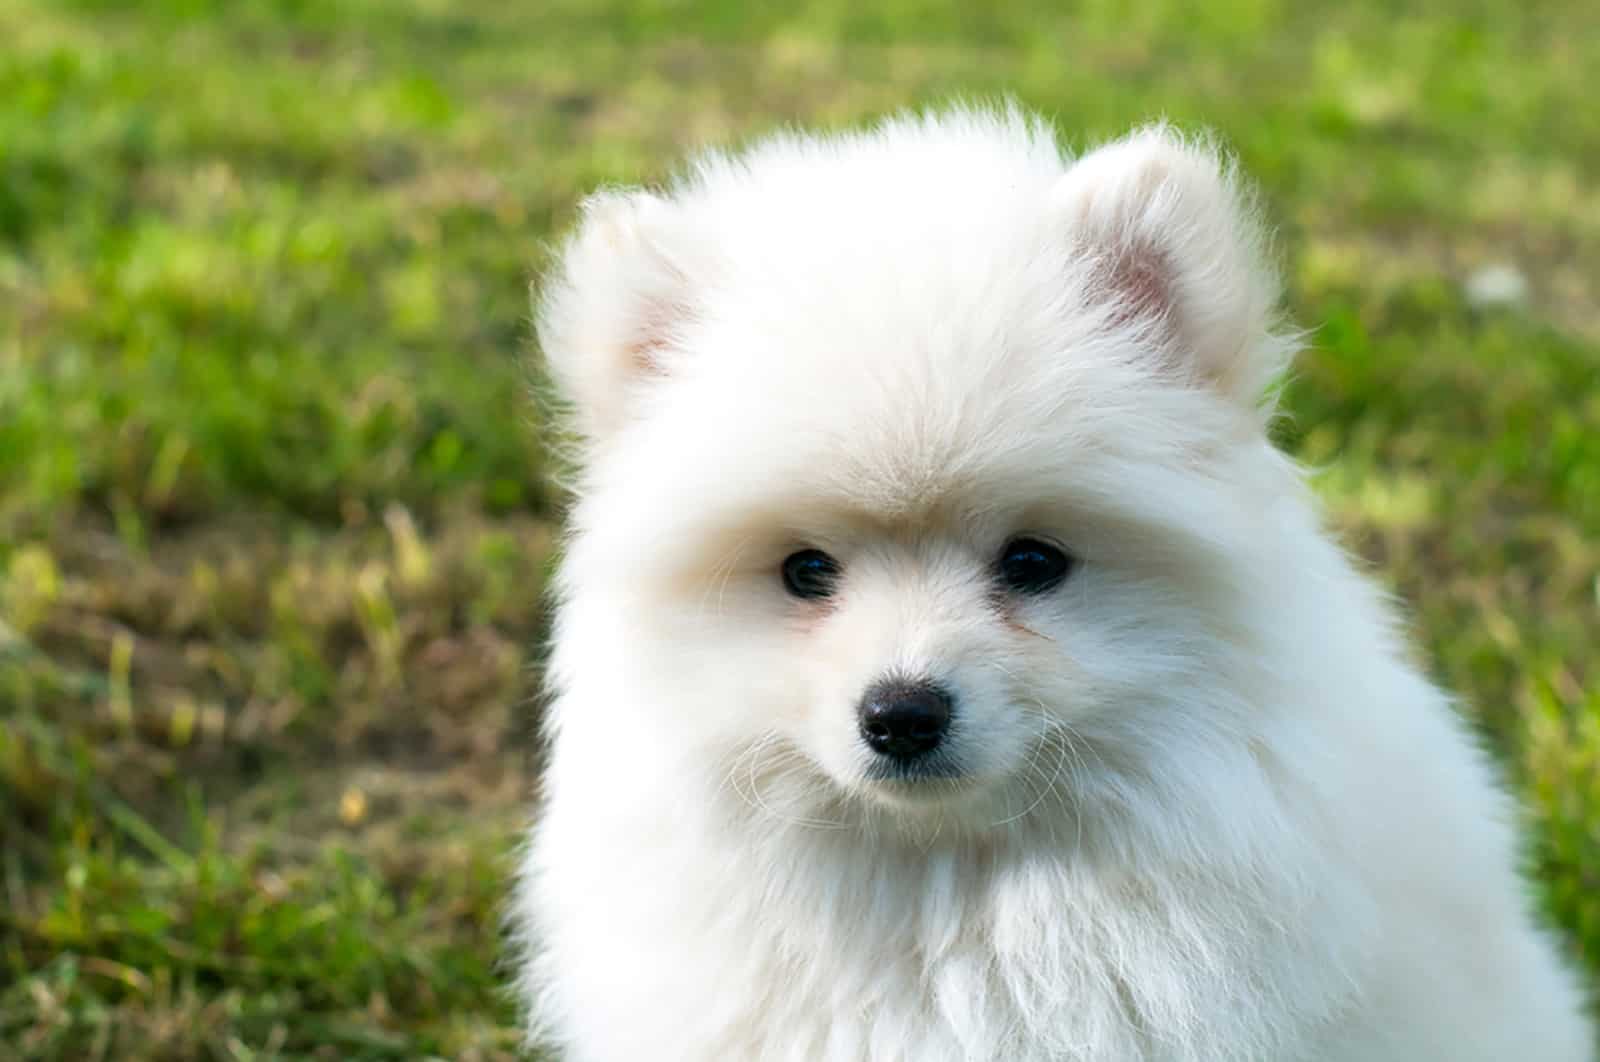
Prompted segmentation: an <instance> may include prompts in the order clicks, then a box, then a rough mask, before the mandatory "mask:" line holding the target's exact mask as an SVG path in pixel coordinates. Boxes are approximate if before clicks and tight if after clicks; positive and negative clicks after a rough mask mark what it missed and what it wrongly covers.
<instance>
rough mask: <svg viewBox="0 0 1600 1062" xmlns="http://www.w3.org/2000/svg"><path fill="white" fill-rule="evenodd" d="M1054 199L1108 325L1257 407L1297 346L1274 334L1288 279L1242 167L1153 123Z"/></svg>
mask: <svg viewBox="0 0 1600 1062" xmlns="http://www.w3.org/2000/svg"><path fill="white" fill-rule="evenodd" d="M1054 197H1055V207H1056V209H1057V210H1059V211H1060V212H1061V215H1062V217H1063V219H1064V223H1065V225H1066V228H1067V231H1068V234H1069V238H1070V239H1071V240H1072V242H1073V245H1074V253H1075V254H1079V255H1082V256H1083V264H1084V265H1085V266H1086V268H1087V273H1086V276H1087V280H1088V284H1087V297H1088V299H1089V300H1090V301H1091V302H1092V303H1094V304H1095V306H1096V308H1097V309H1099V310H1100V311H1101V312H1103V313H1104V314H1105V320H1106V323H1107V325H1108V326H1109V327H1116V328H1125V329H1128V330H1130V331H1131V332H1132V333H1133V334H1135V335H1137V336H1138V337H1139V338H1140V340H1141V341H1146V342H1148V343H1150V344H1151V346H1152V347H1153V348H1155V350H1156V351H1157V352H1158V354H1159V356H1160V357H1161V358H1162V359H1163V361H1164V363H1165V364H1164V366H1163V368H1165V369H1167V370H1169V371H1172V372H1174V373H1176V374H1177V375H1178V376H1179V377H1180V378H1182V379H1185V380H1189V381H1194V382H1197V383H1206V384H1209V385H1211V386H1214V387H1217V388H1219V389H1220V390H1222V391H1223V392H1224V393H1226V394H1229V395H1231V396H1233V397H1235V398H1237V399H1239V400H1240V401H1243V402H1247V403H1253V402H1255V400H1256V399H1257V398H1258V397H1259V395H1260V394H1261V391H1262V389H1263V388H1264V387H1265V386H1266V385H1267V384H1268V383H1269V382H1270V381H1271V380H1272V378H1273V377H1274V376H1275V375H1276V374H1277V373H1278V371H1279V370H1280V369H1281V368H1282V366H1283V362H1284V360H1285V358H1286V356H1287V352H1288V349H1289V345H1288V344H1287V343H1285V342H1284V341H1282V340H1280V339H1278V338H1277V337H1275V336H1274V335H1273V334H1272V330H1271V329H1272V324H1273V315H1274V310H1275V307H1276V304H1277V297H1278V286H1277V280H1276V278H1275V276H1274V275H1273V273H1272V271H1271V269H1270V268H1269V267H1268V265H1267V260H1266V255H1265V251H1264V247H1263V236H1262V230H1261V227H1260V223H1259V221H1258V220H1257V217H1256V213H1255V210H1254V209H1253V206H1252V204H1251V202H1250V199H1249V197H1248V195H1247V193H1246V192H1245V191H1244V190H1243V189H1242V188H1241V186H1240V183H1239V178H1238V175H1237V172H1236V170H1235V167H1234V165H1233V164H1232V162H1231V161H1229V160H1228V159H1226V158H1225V157H1223V156H1222V155H1220V154H1219V153H1218V152H1217V150H1216V149H1215V148H1214V147H1212V146H1211V145H1210V144H1209V143H1207V142H1204V141H1194V140H1188V139H1185V138H1184V137H1182V136H1180V135H1179V134H1178V133H1176V132H1174V131H1173V130H1171V129H1170V128H1168V127H1165V126H1159V125H1158V126H1151V127H1149V128H1145V129H1141V130H1138V131H1136V132H1134V133H1133V134H1132V135H1130V136H1128V137H1126V138H1125V139H1122V140H1118V141H1115V142H1113V143H1110V144H1107V145H1105V146H1103V147H1100V148H1098V149H1096V150H1094V151H1092V152H1090V153H1089V154H1087V155H1085V156H1083V157H1082V158H1080V159H1079V160H1078V161H1077V162H1075V163H1074V164H1073V165H1072V166H1071V167H1070V168H1069V169H1068V170H1067V173H1066V174H1065V175H1064V176H1063V177H1062V178H1061V180H1060V182H1059V184H1058V185H1057V187H1056V189H1055V193H1054Z"/></svg>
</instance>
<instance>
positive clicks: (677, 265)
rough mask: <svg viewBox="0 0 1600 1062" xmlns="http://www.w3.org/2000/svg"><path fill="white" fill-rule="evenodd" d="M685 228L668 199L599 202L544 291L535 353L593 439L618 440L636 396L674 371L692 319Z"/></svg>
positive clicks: (616, 196) (589, 207) (605, 197)
mask: <svg viewBox="0 0 1600 1062" xmlns="http://www.w3.org/2000/svg"><path fill="white" fill-rule="evenodd" d="M681 222H682V219H681V218H680V217H679V215H678V211H677V209H676V208H675V206H674V204H673V203H672V202H671V201H670V200H667V199H663V198H662V197H660V196H657V195H653V194H651V193H649V192H645V191H636V190H630V191H607V192H599V193H596V194H595V195H592V196H590V197H589V198H588V199H587V200H585V202H584V204H583V217H582V220H581V221H580V222H579V225H578V228H577V231H576V232H574V233H573V234H572V236H571V237H570V238H568V240H567V242H566V243H565V245H564V246H563V247H562V248H561V250H560V252H559V254H558V256H557V260H556V264H555V266H554V267H553V268H552V269H551V271H550V273H549V275H548V276H547V277H546V278H545V280H544V282H543V284H542V285H539V286H538V287H539V290H537V291H536V294H535V321H536V326H537V330H538V335H539V346H540V349H541V350H542V351H543V354H544V358H545V363H546V365H547V366H548V367H549V370H550V373H551V376H552V377H553V378H554V381H555V383H556V386H557V387H558V388H559V389H560V391H561V393H562V395H563V397H564V398H566V399H567V401H569V402H570V403H571V405H572V408H573V413H574V415H575V417H576V425H575V426H576V428H577V429H578V431H579V432H580V433H581V434H582V435H584V436H585V437H586V438H588V439H591V440H593V439H598V438H602V437H604V436H606V435H608V434H609V433H611V432H612V431H614V430H615V429H616V428H617V427H618V426H619V425H620V424H622V423H623V422H624V420H625V418H626V416H627V414H628V409H629V405H630V402H631V400H632V398H633V397H634V396H635V395H636V394H637V392H638V390H639V388H640V387H641V386H648V384H649V383H650V380H651V378H652V377H658V376H664V375H666V374H667V373H668V372H669V371H670V364H669V363H670V360H671V354H672V350H673V348H674V346H675V343H676V341H677V338H678V335H679V330H680V329H681V328H682V326H683V325H684V324H685V323H686V322H687V321H688V320H689V319H690V318H691V317H692V316H693V314H694V302H693V298H692V295H693V290H694V288H693V283H694V282H693V279H692V276H691V274H692V273H693V270H692V269H691V268H690V266H689V264H688V261H687V258H686V254H685V253H684V252H685V251H686V250H687V248H686V247H685V246H684V245H685V243H686V241H684V240H681V239H678V238H677V236H678V232H677V230H678V229H680V228H681Z"/></svg>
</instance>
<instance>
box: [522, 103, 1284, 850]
mask: <svg viewBox="0 0 1600 1062" xmlns="http://www.w3.org/2000/svg"><path fill="white" fill-rule="evenodd" d="M919 173H921V174H926V175H928V179H927V180H926V181H925V182H923V183H921V184H918V183H913V182H912V181H911V180H910V178H911V177H913V176H915V175H917V174H919ZM1254 240H1255V237H1254V230H1253V229H1252V228H1251V227H1250V225H1249V222H1248V218H1247V217H1246V215H1245V214H1244V212H1243V211H1241V209H1240V208H1239V206H1238V203H1237V198H1236V193H1235V191H1234V189H1233V186H1232V184H1231V181H1230V180H1229V179H1228V178H1227V176H1226V175H1225V174H1224V173H1223V172H1222V170H1221V169H1220V168H1219V166H1218V163H1217V162H1216V160H1215V158H1214V156H1212V155H1211V154H1209V153H1208V152H1206V151H1204V150H1201V149H1197V148H1194V147H1191V146H1189V145H1186V144H1184V143H1183V142H1181V141H1179V140H1177V139H1175V138H1173V137H1172V136H1170V135H1169V134H1166V133H1164V132H1160V131H1156V132H1149V133H1145V134H1141V135H1139V136H1137V137H1135V138H1133V139H1130V140H1128V141H1124V142H1122V143H1119V144H1116V145H1112V146H1110V147H1107V148H1104V149H1102V150H1101V151H1098V152H1096V153H1094V154H1092V155H1090V156H1088V157H1086V158H1085V159H1082V160H1080V161H1078V162H1076V163H1075V164H1072V165H1070V166H1069V165H1067V164H1065V163H1063V162H1062V160H1061V159H1060V158H1059V156H1058V155H1057V154H1056V152H1055V149H1054V147H1053V145H1052V144H1050V142H1049V141H1048V140H1047V139H1046V138H1044V136H1043V134H1042V133H1040V132H1039V131H1038V130H1035V129H1029V128H1027V127H1026V126H1024V125H1022V124H1020V123H1018V122H1017V121H1016V120H1015V119H980V118H966V119H963V120H962V121H960V122H951V121H949V120H947V121H946V122H945V123H944V124H943V125H942V126H941V125H936V124H930V125H914V124H904V125H900V126H894V127H889V128H887V129H885V130H884V131H882V132H880V133H877V134H875V135H873V136H870V137H864V138H862V139H860V140H858V141H849V142H844V143H842V144H838V145H834V146H833V147H830V148H829V149H827V150H822V149H818V148H815V147H806V146H804V145H797V144H794V143H780V144H776V145H769V146H768V147H767V148H765V149H763V150H759V151H757V152H756V153H755V154H754V155H752V156H751V157H750V158H749V159H748V160H747V161H746V162H745V163H744V164H741V165H733V164H720V165H719V164H712V165H709V166H708V167H706V168H705V169H704V170H703V171H702V173H701V175H700V176H699V177H698V178H697V180H695V181H693V182H690V183H689V184H687V185H686V186H685V187H683V188H680V189H679V190H678V191H677V192H676V193H674V194H673V195H672V196H671V197H669V198H666V199H662V198H657V197H654V196H645V195H636V196H632V197H616V196H612V197H608V198H606V199H604V200H602V201H600V202H599V203H597V204H596V205H595V206H593V207H592V208H591V210H590V213H589V216H588V219H587V221H586V224H585V226H584V227H583V228H582V229H581V230H580V232H579V234H578V236H577V237H576V238H575V239H574V241H573V242H572V243H571V244H570V245H569V246H568V248H567V251H566V256H565V259H564V265H563V272H562V273H561V275H560V276H559V277H558V278H557V280H556V282H555V283H554V284H553V285H552V287H551V289H550V290H549V293H547V295H546V297H545V302H544V305H543V311H542V316H541V337H542V339H543V342H544V346H545V350H546V354H547V356H548V357H549V358H550V360H551V365H552V368H553V369H554V371H555V373H556V376H557V378H558V380H559V381H560V382H561V383H562V384H563V385H564V387H565V389H566V392H567V395H568V396H569V397H570V398H571V399H572V400H573V402H574V404H575V407H576V409H575V411H576V414H577V416H578V418H579V426H580V428H581V429H582V431H583V432H584V433H585V441H584V443H583V446H584V452H583V456H582V460H583V463H584V472H583V481H582V482H583V489H582V492H581V495H582V496H581V500H580V503H579V505H578V507H577V509H576V511H575V515H574V532H575V534H574V538H573V541H572V545H571V549H570V553H569V557H568V560H567V565H566V568H565V571H564V576H563V578H564V588H565V591H566V595H567V599H568V600H567V604H566V607H565V612H564V616H563V625H564V626H563V630H562V634H561V636H560V638H559V639H558V653H557V672H558V676H557V679H558V682H560V683H562V684H563V685H566V686H568V687H577V686H579V685H587V686H588V687H589V688H590V689H607V688H609V689H613V690H614V691H615V692H614V693H613V694H612V696H611V697H610V698H606V699H607V700H608V704H607V707H606V708H605V711H606V712H607V713H611V714H612V716H613V717H612V718H610V719H609V720H607V722H606V724H605V725H607V726H612V727H621V728H628V732H629V734H630V735H631V736H638V737H640V740H639V741H638V742H636V743H634V744H633V747H634V748H638V749H645V750H649V751H648V752H646V753H645V754H646V755H651V756H659V757H660V758H661V760H662V761H663V762H676V761H680V760H681V761H685V762H700V763H701V764H702V765H704V766H706V767H708V768H709V769H710V770H711V771H713V772H714V773H716V774H717V775H718V776H719V777H721V778H722V779H723V780H724V782H725V784H726V785H727V787H728V788H729V789H730V790H732V791H734V792H737V793H738V794H739V795H740V796H742V797H743V798H744V799H745V801H746V802H747V803H748V804H750V805H751V806H752V807H755V808H757V809H760V810H762V811H765V812H769V813H770V814H772V815H773V816H774V818H776V819H779V820H782V821H787V822H793V823H805V824H811V825H819V826H820V825H828V824H845V823H847V822H849V821H851V820H852V818H855V819H858V820H859V819H860V816H861V815H862V814H863V813H866V814H867V815H868V816H869V817H871V816H874V815H876V816H877V817H879V818H887V819H889V820H892V821H903V822H910V823H916V824H919V825H926V824H927V823H929V822H936V823H939V824H943V823H946V822H953V823H957V824H961V825H963V826H966V827H970V828H974V829H984V828H993V827H998V826H1001V825H1004V824H1007V823H1011V822H1015V821H1020V820H1023V819H1025V818H1027V817H1028V816H1029V815H1030V814H1031V813H1033V812H1034V810H1035V809H1036V808H1039V807H1041V806H1042V805H1045V804H1046V803H1048V802H1049V801H1050V800H1051V798H1052V797H1053V796H1059V795H1061V794H1062V793H1063V792H1064V791H1065V789H1066V788H1067V787H1070V786H1071V785H1073V784H1075V783H1077V782H1081V781H1082V780H1084V779H1085V778H1086V777H1089V776H1093V775H1096V774H1097V773H1099V775H1100V776H1101V777H1102V780H1104V779H1108V778H1111V777H1113V776H1116V777H1124V776H1125V772H1126V770H1127V769H1128V765H1127V764H1125V763H1115V762H1112V761H1114V760H1116V759H1118V758H1119V757H1122V756H1124V755H1136V753H1134V752H1133V751H1132V750H1135V749H1136V748H1137V746H1138V745H1139V743H1140V742H1142V741H1149V740H1169V739H1170V738H1171V736H1172V735H1175V734H1181V733H1182V732H1183V731H1184V730H1185V728H1191V729H1194V728H1203V727H1205V726H1216V725H1219V723H1218V720H1222V719H1225V718H1226V717H1227V714H1228V712H1229V711H1230V710H1231V707H1232V706H1231V705H1230V703H1229V701H1230V689H1231V685H1230V682H1231V680H1230V679H1229V677H1228V675H1229V672H1230V667H1231V662H1230V660H1229V653H1230V650H1231V647H1232V646H1233V645H1234V634H1233V626H1234V615H1233V614H1234V612H1235V611H1236V609H1237V600H1238V597H1239V583H1240V581H1241V580H1249V579H1250V578H1251V576H1250V575H1249V568H1250V563H1249V562H1250V557H1249V556H1248V553H1249V550H1250V547H1249V543H1250V542H1252V541H1259V540H1260V532H1259V531H1256V530H1253V529H1252V527H1251V526H1250V525H1252V523H1254V522H1256V521H1258V520H1259V519H1261V514H1262V512H1263V509H1264V506H1265V502H1263V501H1262V500H1261V499H1258V498H1255V497H1253V495H1252V487H1251V485H1250V482H1249V477H1248V476H1247V475H1240V474H1238V472H1239V469H1240V468H1241V467H1242V466H1246V465H1252V464H1259V463H1260V462H1261V461H1262V460H1263V459H1264V458H1263V455H1264V454H1265V453H1266V448H1265V442H1264V439H1263V437H1262V434H1261V431H1260V417H1259V414H1258V412H1257V411H1256V410H1255V408H1254V399H1255V396H1256V393H1257V389H1258V388H1259V385H1260V383H1261V381H1262V379H1263V378H1264V376H1266V375H1267V374H1269V373H1270V372H1271V371H1272V370H1273V368H1274V365H1273V364H1272V362H1273V361H1274V359H1275V357H1276V355H1277V353H1278V351H1279V348H1278V346H1277V345H1276V344H1274V343H1273V342H1272V341H1271V339H1270V337H1269V335H1268V332H1267V327H1266V320H1267V314H1268V309H1269V307H1270V304H1271V296H1272V293H1271V287H1270V283H1269V282H1268V281H1267V280H1266V279H1265V276H1264V274H1263V273H1262V271H1261V269H1260V266H1259V262H1258V259H1257V257H1256V255H1255V242H1254ZM598 696H602V697H603V695H598ZM563 725H567V724H566V723H563ZM1163 733H1164V734H1166V735H1167V736H1166V737H1160V736H1158V735H1160V734H1163ZM619 744H623V743H620V742H619ZM885 812H887V815H885V814H884V813H885Z"/></svg>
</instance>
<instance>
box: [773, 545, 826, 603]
mask: <svg viewBox="0 0 1600 1062" xmlns="http://www.w3.org/2000/svg"><path fill="white" fill-rule="evenodd" d="M838 584H839V562H838V561H836V560H834V559H833V558H832V557H830V556H828V555H827V554H826V553H824V552H822V551H821V550H820V549H803V550H801V551H800V552H799V553H791V554H789V556H787V557H786V558H784V561H783V588H784V589H785V590H787V591H789V593H791V594H793V595H794V596H795V597H804V598H820V597H831V596H833V592H834V590H835V589H836V588H837V587H838Z"/></svg>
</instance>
